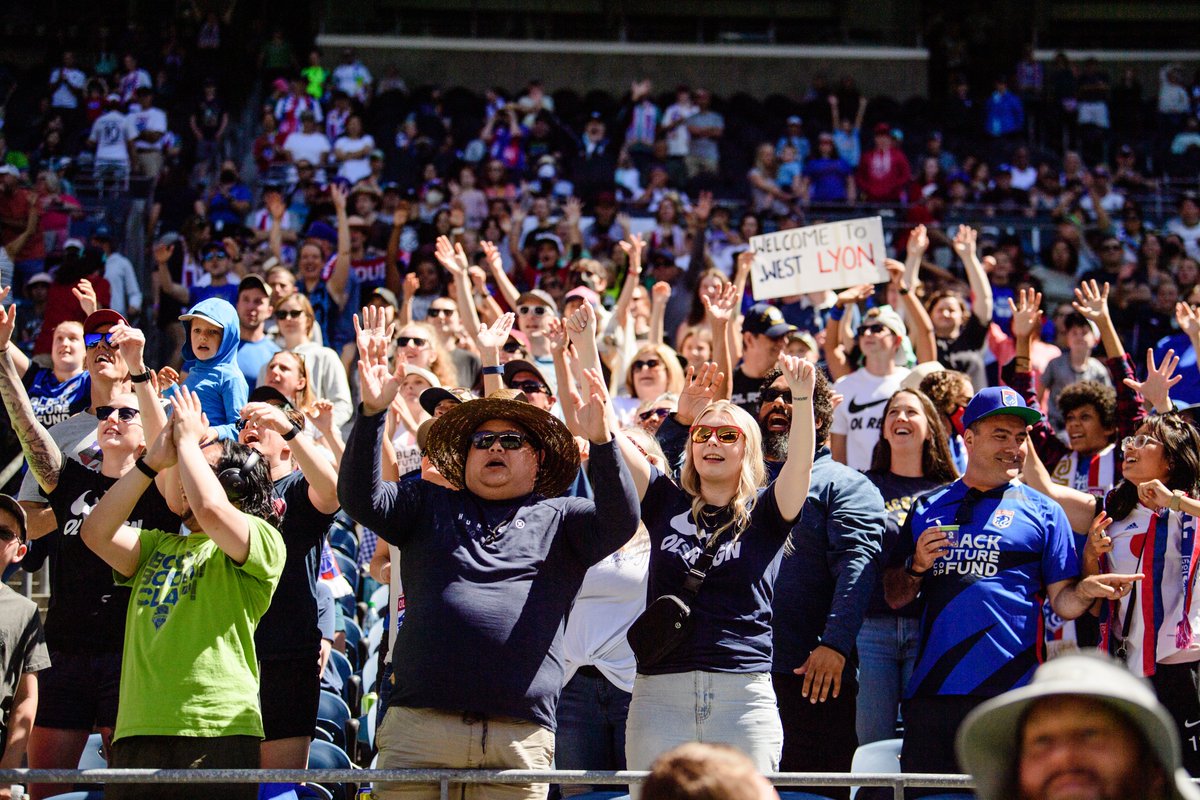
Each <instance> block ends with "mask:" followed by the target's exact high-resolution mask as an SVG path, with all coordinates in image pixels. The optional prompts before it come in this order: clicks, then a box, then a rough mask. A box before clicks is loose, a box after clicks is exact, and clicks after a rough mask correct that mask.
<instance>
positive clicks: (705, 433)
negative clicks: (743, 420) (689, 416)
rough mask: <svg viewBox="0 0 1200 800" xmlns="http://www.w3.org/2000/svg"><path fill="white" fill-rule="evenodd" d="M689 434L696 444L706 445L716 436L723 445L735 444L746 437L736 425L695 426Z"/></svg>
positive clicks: (689, 430) (690, 429)
mask: <svg viewBox="0 0 1200 800" xmlns="http://www.w3.org/2000/svg"><path fill="white" fill-rule="evenodd" d="M688 434H689V436H690V437H691V439H692V441H693V442H695V443H696V444H704V443H705V442H707V441H708V440H709V439H711V438H712V437H713V436H716V437H717V441H718V442H720V443H721V444H733V443H734V442H736V441H737V440H738V439H740V438H742V437H743V436H745V435H746V434H745V432H743V431H742V429H741V428H739V427H737V426H736V425H718V426H716V427H713V426H711V425H693V426H692V427H691V428H689V429H688Z"/></svg>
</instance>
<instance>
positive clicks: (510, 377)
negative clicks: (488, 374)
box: [504, 360, 561, 417]
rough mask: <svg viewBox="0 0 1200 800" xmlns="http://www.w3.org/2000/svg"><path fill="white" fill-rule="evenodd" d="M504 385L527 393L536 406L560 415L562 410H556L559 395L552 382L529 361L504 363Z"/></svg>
mask: <svg viewBox="0 0 1200 800" xmlns="http://www.w3.org/2000/svg"><path fill="white" fill-rule="evenodd" d="M504 385H505V387H507V388H509V389H516V390H517V391H519V392H523V393H524V394H525V397H526V399H528V401H529V402H530V403H531V404H532V405H533V406H534V407H536V408H540V409H541V410H542V411H546V412H549V413H552V414H554V415H555V416H556V417H558V416H559V415H560V414H561V411H559V412H557V413H556V412H555V407H556V402H557V400H558V398H557V397H555V396H554V392H553V390H551V388H550V384H549V383H547V382H546V378H545V376H544V375H543V373H542V371H541V370H540V369H538V368H537V366H536V365H535V364H532V363H530V362H528V361H521V360H517V361H509V362H508V363H507V364H505V365H504Z"/></svg>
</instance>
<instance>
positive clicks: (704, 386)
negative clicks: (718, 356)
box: [675, 361, 725, 425]
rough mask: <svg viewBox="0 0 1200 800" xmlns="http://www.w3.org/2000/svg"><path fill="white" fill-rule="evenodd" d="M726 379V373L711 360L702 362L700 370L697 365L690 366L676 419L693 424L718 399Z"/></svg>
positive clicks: (685, 423)
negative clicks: (697, 369) (718, 393)
mask: <svg viewBox="0 0 1200 800" xmlns="http://www.w3.org/2000/svg"><path fill="white" fill-rule="evenodd" d="M724 380H725V373H723V372H721V371H720V370H719V369H717V365H716V364H714V363H713V362H711V361H708V362H705V363H704V364H702V365H701V366H700V371H699V372H697V371H696V368H695V367H688V368H687V375H686V383H685V385H684V387H683V391H682V392H680V393H679V402H678V403H677V404H676V406H675V417H676V420H677V421H678V422H679V423H680V424H682V425H691V424H692V422H694V421H695V420H696V418H697V417H699V416H700V414H701V413H702V412H703V411H704V409H705V408H706V407H707V406H708V404H709V403H711V402H712V401H713V400H714V399H716V396H717V392H718V391H719V390H720V388H721V384H722V383H723V382H724Z"/></svg>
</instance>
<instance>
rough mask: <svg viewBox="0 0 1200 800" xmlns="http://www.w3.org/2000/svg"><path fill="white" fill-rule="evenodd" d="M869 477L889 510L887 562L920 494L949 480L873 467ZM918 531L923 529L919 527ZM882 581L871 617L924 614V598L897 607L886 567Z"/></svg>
mask: <svg viewBox="0 0 1200 800" xmlns="http://www.w3.org/2000/svg"><path fill="white" fill-rule="evenodd" d="M866 476H867V479H868V480H870V481H871V483H873V484H875V488H876V489H878V490H879V493H880V494H881V495H883V509H884V511H885V512H887V525H886V527H885V528H884V530H883V554H882V556H881V557H880V560H879V563H881V564H887V563H888V561H889V560H890V556H891V552H892V550H893V549H894V548H895V547H896V543H897V542H898V541H900V529H901V528H903V527H904V521H905V520H907V519H908V512H909V511H910V510H912V507H913V504H914V503H916V501H917V498H919V497H920V496H921V495H923V494H925V493H926V492H931V491H933V490H934V489H937V488H938V487H940V486H944V485H945V484H942V483H939V482H938V481H935V480H930V479H929V478H909V477H906V476H904V475H896V474H895V473H892V472H882V471H877V470H871V471H869V472H867V473H866ZM917 533H918V534H920V533H921V531H917ZM879 577H880V580H879V582H878V583H877V584H876V585H875V591H873V592H872V593H871V603H870V605H869V606H868V607H867V616H869V617H919V616H920V615H921V606H920V601H918V600H914V601H912V602H911V603H909V604H908V605H906V606H905V607H904V608H901V609H899V610H895V609H893V608H892V607H891V606H889V605H888V604H887V600H886V599H884V596H883V580H882V578H883V570H880V571H879Z"/></svg>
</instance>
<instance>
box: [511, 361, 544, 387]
mask: <svg viewBox="0 0 1200 800" xmlns="http://www.w3.org/2000/svg"><path fill="white" fill-rule="evenodd" d="M518 372H532V373H533V374H534V375H537V377H538V380H539V381H541V382H542V383H544V384H545V385H546V386H549V385H550V384H549V382H547V380H546V376H545V375H543V374H542V371H541V370H540V369H538V367H537V365H536V364H534V363H533V362H532V361H525V360H523V359H520V358H518V359H515V360H513V361H510V362H508V363H507V364H505V365H504V385H505V386H509V385H510V384H511V383H512V382H513V376H515V375H516V374H517V373H518ZM510 388H511V387H510Z"/></svg>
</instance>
